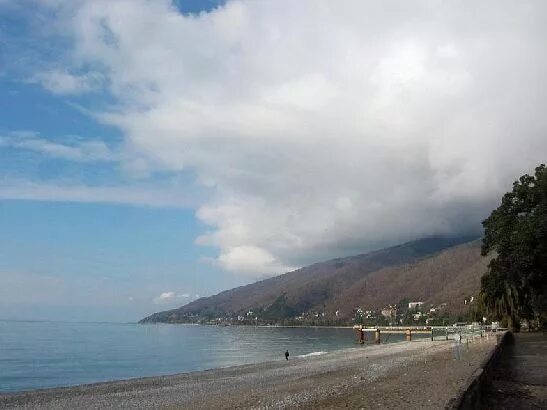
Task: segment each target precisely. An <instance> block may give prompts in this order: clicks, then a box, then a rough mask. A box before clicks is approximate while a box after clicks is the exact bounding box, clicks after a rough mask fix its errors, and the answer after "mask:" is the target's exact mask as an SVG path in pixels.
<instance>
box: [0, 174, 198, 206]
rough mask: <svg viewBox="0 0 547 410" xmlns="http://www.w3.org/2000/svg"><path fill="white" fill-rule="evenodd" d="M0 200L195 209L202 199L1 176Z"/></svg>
mask: <svg viewBox="0 0 547 410" xmlns="http://www.w3.org/2000/svg"><path fill="white" fill-rule="evenodd" d="M0 199H22V200H39V201H54V202H92V203H110V204H128V205H138V206H142V205H144V206H150V207H162V208H190V209H191V208H195V207H197V206H198V204H199V202H200V201H201V199H200V198H199V195H198V194H193V195H188V194H187V193H185V192H181V191H180V190H178V189H173V188H172V187H169V186H167V187H166V186H163V187H162V186H151V185H135V186H127V185H125V186H87V185H76V184H69V183H55V182H53V183H52V182H33V181H27V180H17V179H5V180H2V179H0Z"/></svg>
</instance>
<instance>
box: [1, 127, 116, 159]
mask: <svg viewBox="0 0 547 410" xmlns="http://www.w3.org/2000/svg"><path fill="white" fill-rule="evenodd" d="M63 139H64V140H65V141H66V143H61V142H59V141H57V140H55V141H53V140H48V139H46V138H44V137H42V136H40V134H39V133H36V132H32V131H16V132H11V133H9V134H8V135H3V136H0V148H2V147H4V148H14V149H19V150H29V151H34V152H38V153H40V154H43V155H44V156H48V157H51V158H58V159H64V160H69V161H76V162H114V161H119V160H120V158H121V154H120V152H119V151H115V150H113V149H112V148H110V147H109V146H108V145H107V144H106V143H104V142H103V141H100V140H84V139H82V138H77V137H70V138H68V137H65V138H63Z"/></svg>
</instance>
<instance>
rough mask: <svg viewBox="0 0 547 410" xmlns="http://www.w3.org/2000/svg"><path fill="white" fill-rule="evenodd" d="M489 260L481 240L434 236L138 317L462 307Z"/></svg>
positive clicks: (169, 318)
mask: <svg viewBox="0 0 547 410" xmlns="http://www.w3.org/2000/svg"><path fill="white" fill-rule="evenodd" d="M487 262H488V259H487V258H483V257H481V255H480V241H478V240H472V238H469V237H457V238H452V237H449V238H447V237H432V238H426V239H420V240H416V241H412V242H407V243H405V244H402V245H398V246H394V247H390V248H386V249H382V250H378V251H374V252H371V253H367V254H362V255H357V256H350V257H345V258H337V259H332V260H329V261H326V262H320V263H316V264H313V265H310V266H307V267H304V268H301V269H298V270H295V271H292V272H288V273H286V274H284V275H280V276H276V277H273V278H269V279H266V280H262V281H260V282H256V283H252V284H249V285H246V286H241V287H238V288H234V289H230V290H226V291H224V292H221V293H219V294H217V295H214V296H210V297H205V298H201V299H198V300H195V301H193V302H191V303H189V304H187V305H185V306H182V307H180V308H178V309H172V310H168V311H164V312H159V313H154V314H153V315H151V316H149V317H146V318H144V319H142V320H141V321H140V323H156V322H167V323H177V322H189V321H195V320H196V319H197V318H200V319H203V318H214V317H237V316H238V315H243V316H244V315H245V314H246V313H247V312H249V311H253V312H255V314H256V312H260V317H261V318H263V319H270V320H281V319H286V318H291V317H295V316H298V315H302V314H303V313H306V312H321V314H322V315H323V314H324V315H326V316H331V317H333V316H334V315H335V314H336V313H335V312H337V311H338V314H337V317H338V318H349V317H351V316H352V315H353V314H354V312H355V308H356V307H360V308H362V309H367V310H378V309H381V308H383V307H384V306H387V305H389V304H394V303H397V302H399V301H400V300H403V299H409V300H419V301H423V302H425V303H431V304H442V303H446V304H447V306H448V307H449V308H450V309H451V310H452V311H454V312H459V311H463V309H464V304H463V300H464V299H465V298H468V297H469V296H471V295H475V296H476V295H477V294H478V291H479V289H480V277H481V276H482V274H483V273H484V272H485V271H486V265H487Z"/></svg>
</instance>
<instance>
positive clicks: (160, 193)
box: [0, 0, 547, 321]
mask: <svg viewBox="0 0 547 410" xmlns="http://www.w3.org/2000/svg"><path fill="white" fill-rule="evenodd" d="M546 17H547V4H546V3H545V2H543V1H539V0H538V1H482V2H476V1H463V0H462V1H455V2H430V1H410V2H409V1H403V0H401V1H386V2H374V1H357V0H356V1H350V0H346V1H342V2H332V1H321V0H302V1H298V2H295V1H290V0H276V1H252V0H248V1H245V0H233V1H232V0H229V1H226V2H224V1H213V0H210V1H207V0H205V1H198V0H195V1H185V0H178V1H168V0H155V1H154V0H118V1H106V0H21V1H10V0H0V312H1V313H0V319H29V320H30V319H43V320H96V321H103V320H111V321H134V320H138V319H139V318H141V317H143V316H145V315H147V314H150V313H152V312H154V311H158V310H164V309H168V308H173V307H177V306H180V305H182V304H185V303H187V302H189V301H191V300H193V299H196V298H198V297H200V296H204V295H210V294H214V293H216V292H218V291H220V290H223V289H226V288H230V287H233V286H239V285H242V284H246V283H251V282H253V281H256V280H260V279H263V278H265V277H269V276H272V275H277V274H281V273H283V272H286V271H289V270H292V269H295V268H298V267H301V266H305V265H306V264H309V263H313V262H317V261H320V260H325V259H328V258H331V257H338V256H344V255H352V254H356V253H362V252H366V251H369V250H373V249H378V248H382V247H384V246H388V245H394V244H398V243H401V242H404V241H408V240H412V239H415V238H420V237H425V236H431V235H461V234H465V235H468V234H477V235H479V234H480V233H481V225H480V222H481V221H482V220H483V219H484V218H485V217H486V216H488V214H489V212H490V211H491V210H492V209H493V208H495V207H496V205H497V203H498V201H499V198H500V195H501V194H502V193H503V192H505V191H507V190H509V189H510V188H511V184H512V182H513V180H515V179H516V178H517V177H518V176H519V175H521V174H523V173H526V172H528V173H530V172H533V169H534V167H535V166H537V165H539V164H540V163H542V162H545V160H546V159H547V155H546V154H547V133H546V128H547V117H546V116H545V109H546V103H545V99H546V97H547V85H546V81H545V72H547V53H546V51H547V50H546V46H545V38H547V33H546V31H547V29H546V28H545V24H544V22H545V21H546Z"/></svg>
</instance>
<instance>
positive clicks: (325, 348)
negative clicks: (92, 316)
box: [0, 321, 402, 393]
mask: <svg viewBox="0 0 547 410" xmlns="http://www.w3.org/2000/svg"><path fill="white" fill-rule="evenodd" d="M399 340H402V336H400V337H399V336H397V335H393V338H392V339H391V340H389V341H388V342H395V341H399ZM345 348H363V346H359V345H358V344H357V343H356V336H355V333H354V331H353V330H352V329H348V328H313V327H310V328H304V327H301V328H288V327H254V326H200V325H180V324H177V325H174V324H173V325H172V324H156V325H141V324H136V323H72V322H70V323H68V322H35V321H0V393H5V392H16V391H25V390H34V389H43V388H50V387H60V386H73V385H78V384H85V383H96V382H105V381H112V380H121V379H130V378H136V377H146V376H159V375H169V374H175V373H182V372H191V371H196V370H205V369H211V368H220V367H228V366H235V365H242V364H249V363H258V362H264V361H270V360H285V357H284V353H285V351H286V350H289V353H290V357H291V358H294V357H298V356H300V357H311V356H317V355H321V354H324V353H326V352H330V351H333V350H339V349H345ZM365 348H366V347H365Z"/></svg>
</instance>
